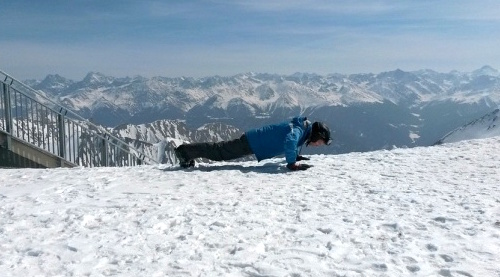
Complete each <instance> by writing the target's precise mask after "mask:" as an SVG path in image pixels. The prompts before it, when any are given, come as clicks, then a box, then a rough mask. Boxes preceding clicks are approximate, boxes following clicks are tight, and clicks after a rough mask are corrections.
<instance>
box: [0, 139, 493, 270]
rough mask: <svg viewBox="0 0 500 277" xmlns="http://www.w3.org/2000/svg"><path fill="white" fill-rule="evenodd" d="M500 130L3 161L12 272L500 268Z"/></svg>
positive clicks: (2, 218)
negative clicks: (23, 165)
mask: <svg viewBox="0 0 500 277" xmlns="http://www.w3.org/2000/svg"><path fill="white" fill-rule="evenodd" d="M498 153H500V138H499V137H496V138H489V139H483V140H472V141H463V142H458V143H455V144H444V145H441V146H435V147H426V148H413V149H396V150H392V151H377V152H371V153H351V154H346V155H337V156H330V155H328V156H323V155H317V156H311V161H309V162H308V163H309V164H312V165H314V167H313V168H311V169H309V170H307V171H301V172H290V171H288V170H287V169H286V167H285V166H284V162H283V159H272V160H268V161H267V162H265V161H264V162H261V163H257V162H241V163H229V162H228V163H213V164H200V165H199V166H198V167H197V168H195V169H189V170H182V169H176V168H173V167H166V166H165V167H158V166H141V167H134V168H73V169H62V168H61V169H46V170H40V169H38V170H36V169H0V272H1V275H2V276H408V275H411V276H500V161H499V158H498Z"/></svg>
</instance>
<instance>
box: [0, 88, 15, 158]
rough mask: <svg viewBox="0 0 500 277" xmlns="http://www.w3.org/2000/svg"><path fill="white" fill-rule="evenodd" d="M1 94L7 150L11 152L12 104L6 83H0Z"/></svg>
mask: <svg viewBox="0 0 500 277" xmlns="http://www.w3.org/2000/svg"><path fill="white" fill-rule="evenodd" d="M2 93H3V95H4V107H3V108H4V113H5V131H6V132H7V134H9V135H8V136H7V141H6V143H7V145H6V146H7V149H8V150H11V137H12V130H13V129H14V121H13V119H12V102H11V100H10V87H9V85H7V84H6V83H2Z"/></svg>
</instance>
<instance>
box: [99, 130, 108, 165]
mask: <svg viewBox="0 0 500 277" xmlns="http://www.w3.org/2000/svg"><path fill="white" fill-rule="evenodd" d="M108 147H109V145H108V140H107V139H106V137H104V138H102V149H101V157H102V160H101V166H109V159H108Z"/></svg>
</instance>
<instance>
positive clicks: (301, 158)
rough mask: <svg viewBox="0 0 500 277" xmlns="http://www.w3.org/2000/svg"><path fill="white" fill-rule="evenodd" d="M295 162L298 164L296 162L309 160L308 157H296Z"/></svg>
mask: <svg viewBox="0 0 500 277" xmlns="http://www.w3.org/2000/svg"><path fill="white" fill-rule="evenodd" d="M295 160H296V161H297V162H298V161H309V160H310V159H309V158H308V157H304V156H301V155H298V156H297V159H295Z"/></svg>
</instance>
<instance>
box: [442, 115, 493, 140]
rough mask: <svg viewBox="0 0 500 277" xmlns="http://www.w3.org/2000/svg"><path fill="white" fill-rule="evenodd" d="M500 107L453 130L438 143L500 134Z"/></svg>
mask: <svg viewBox="0 0 500 277" xmlns="http://www.w3.org/2000/svg"><path fill="white" fill-rule="evenodd" d="M499 114H500V109H495V110H494V111H493V112H491V113H489V114H487V115H485V116H483V117H481V118H479V119H476V120H474V121H472V122H470V123H468V124H466V125H464V126H462V127H460V128H457V129H456V130H453V131H452V132H450V133H448V134H447V135H446V136H444V137H443V138H442V139H441V140H439V141H438V142H437V143H438V144H441V143H450V142H458V141H461V140H471V139H482V138H490V137H496V136H500V126H499V121H497V120H498V116H499Z"/></svg>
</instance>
